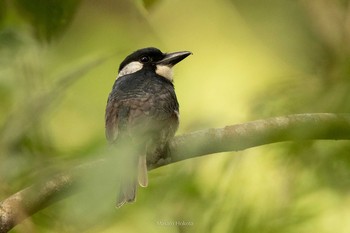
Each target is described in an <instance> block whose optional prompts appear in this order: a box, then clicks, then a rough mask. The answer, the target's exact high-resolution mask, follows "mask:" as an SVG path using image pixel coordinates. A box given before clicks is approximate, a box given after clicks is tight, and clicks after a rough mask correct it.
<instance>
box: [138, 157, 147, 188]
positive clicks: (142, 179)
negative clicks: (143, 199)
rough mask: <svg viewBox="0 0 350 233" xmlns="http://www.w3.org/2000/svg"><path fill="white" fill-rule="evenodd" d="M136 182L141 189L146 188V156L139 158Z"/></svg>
mask: <svg viewBox="0 0 350 233" xmlns="http://www.w3.org/2000/svg"><path fill="white" fill-rule="evenodd" d="M138 180H139V184H140V186H141V187H147V186H148V174H147V160H146V155H142V156H140V157H139V167H138Z"/></svg>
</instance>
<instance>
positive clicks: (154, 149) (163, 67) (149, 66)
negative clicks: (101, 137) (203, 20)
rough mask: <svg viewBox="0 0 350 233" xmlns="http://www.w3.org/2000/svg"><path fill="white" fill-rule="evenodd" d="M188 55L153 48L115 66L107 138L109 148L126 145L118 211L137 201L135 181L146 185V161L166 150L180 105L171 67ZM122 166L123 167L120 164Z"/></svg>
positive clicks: (172, 133) (177, 118)
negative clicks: (128, 150) (125, 205)
mask: <svg viewBox="0 0 350 233" xmlns="http://www.w3.org/2000/svg"><path fill="white" fill-rule="evenodd" d="M190 54H192V53H191V52H189V51H180V52H172V53H163V52H161V51H160V50H159V49H157V48H154V47H147V48H142V49H139V50H136V51H135V52H133V53H131V54H130V55H128V56H127V57H126V58H125V59H124V60H123V61H122V62H121V63H120V66H119V70H118V76H117V78H116V80H115V82H114V85H113V88H112V91H111V92H110V94H109V96H108V100H107V106H106V112H105V134H106V138H107V141H108V142H109V144H111V145H120V144H127V145H128V146H129V148H131V150H130V151H131V152H130V153H129V154H128V155H125V156H124V157H123V161H121V163H125V166H126V167H127V168H125V169H124V170H125V171H127V172H124V173H125V174H121V177H120V187H119V194H118V195H117V200H116V207H118V208H119V207H121V206H123V205H124V204H125V203H129V202H134V201H135V199H136V191H137V183H139V185H140V186H141V187H146V186H147V185H148V173H147V172H148V170H147V161H150V160H151V159H152V158H153V159H154V157H155V156H157V153H159V152H160V153H162V152H164V151H165V150H166V148H167V146H168V142H169V140H170V139H172V138H173V137H174V135H175V132H176V130H177V128H178V126H179V103H178V100H177V97H176V94H175V89H174V84H173V67H174V65H176V64H177V63H179V62H180V61H182V60H183V59H185V58H186V57H187V56H189V55H190ZM123 165H124V164H123Z"/></svg>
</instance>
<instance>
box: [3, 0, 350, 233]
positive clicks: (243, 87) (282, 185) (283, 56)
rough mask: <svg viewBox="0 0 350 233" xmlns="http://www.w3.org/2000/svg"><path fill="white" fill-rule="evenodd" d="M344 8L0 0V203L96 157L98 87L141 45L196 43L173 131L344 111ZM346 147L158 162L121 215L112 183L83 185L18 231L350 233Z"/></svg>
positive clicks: (217, 1)
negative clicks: (146, 184) (160, 166)
mask: <svg viewBox="0 0 350 233" xmlns="http://www.w3.org/2000/svg"><path fill="white" fill-rule="evenodd" d="M349 9H350V3H349V1H348V0H319V1H307V0H306V1H302V0H300V1H290V0H263V1H261V0H231V1H230V0H207V1H203V0H202V1H199V0H189V1H180V0H156V1H152V0H147V1H141V0H139V1H136V0H135V1H131V0H129V1H128V0H99V1H96V0H61V1H59V0H14V1H10V0H1V1H0V100H1V101H0V199H4V198H6V197H7V196H10V195H11V194H13V193H15V192H16V191H18V190H21V189H23V188H24V187H27V186H28V185H30V184H32V183H35V182H37V181H38V180H42V179H45V178H46V177H48V176H49V175H51V174H55V173H56V172H59V171H64V170H65V169H68V168H69V167H71V166H72V165H74V164H82V163H84V162H86V161H88V160H90V159H92V160H93V159H95V158H96V157H99V156H101V155H102V156H103V153H105V152H102V151H104V148H105V147H106V145H107V143H106V140H105V137H104V109H105V105H106V100H107V96H108V94H109V92H110V90H111V88H112V85H113V82H114V80H115V78H116V76H117V71H118V67H119V64H120V62H121V61H122V60H123V59H124V57H125V56H126V55H128V54H129V53H131V52H132V51H134V50H136V49H139V48H142V47H147V46H154V47H158V48H160V49H161V50H162V51H164V52H174V51H181V50H189V51H192V52H193V56H190V57H188V58H187V59H185V60H184V61H183V62H181V63H180V64H179V65H177V66H176V68H175V77H174V80H175V87H176V92H177V96H178V100H179V103H180V114H181V120H180V128H179V130H178V134H182V133H186V132H191V131H195V130H199V129H205V128H213V127H224V126H226V125H231V124H236V123H243V122H247V121H250V120H255V119H262V118H266V117H272V116H280V115H287V114H294V113H305V112H349V109H350V104H349V100H350V91H349V89H350V10H349ZM349 151H350V144H349V142H347V141H306V142H299V143H290V142H285V143H279V144H273V145H266V146H261V147H258V148H252V149H249V150H246V151H243V152H235V153H220V154H214V155H209V156H205V157H201V158H196V159H191V160H187V161H183V162H179V163H176V164H172V165H169V166H165V167H162V168H159V169H156V170H153V171H151V172H150V175H149V177H150V185H149V187H148V188H146V189H143V188H141V189H139V192H138V197H137V202H136V203H134V204H131V205H126V206H124V207H122V208H121V209H115V208H114V198H115V195H116V190H115V187H113V184H109V183H108V182H106V183H105V184H103V183H102V184H99V185H100V186H101V187H102V188H101V187H100V186H98V188H97V187H96V186H94V185H96V183H97V181H94V180H93V179H92V180H91V182H90V184H86V187H81V190H82V192H78V193H77V194H75V195H73V196H72V197H69V198H66V199H64V200H62V201H60V202H58V203H56V204H54V205H52V206H50V207H48V208H46V209H45V210H42V211H40V212H39V213H37V214H35V215H34V216H33V217H30V218H28V219H27V220H25V221H24V222H23V223H22V224H21V225H19V226H17V227H16V228H15V229H14V230H13V232H88V233H89V232H102V233H108V232H169V233H170V232H240V233H245V232H269V233H274V232H276V233H277V232H288V233H292V232H298V233H303V232H305V233H310V232H318V233H323V232H332V233H333V232H337V233H340V232H349V231H350V221H349V219H350V196H349V191H350V189H349V188H350V159H349V153H350V152H349ZM109 175H113V174H108V173H107V172H106V171H102V172H101V171H100V172H96V174H95V175H94V176H92V177H98V176H100V177H99V178H101V177H102V178H103V177H107V176H109ZM96 180H98V178H96ZM105 186H108V187H105ZM97 189H99V191H97ZM101 190H105V192H102V191H101ZM182 222H184V223H188V224H187V225H181V224H180V223H182Z"/></svg>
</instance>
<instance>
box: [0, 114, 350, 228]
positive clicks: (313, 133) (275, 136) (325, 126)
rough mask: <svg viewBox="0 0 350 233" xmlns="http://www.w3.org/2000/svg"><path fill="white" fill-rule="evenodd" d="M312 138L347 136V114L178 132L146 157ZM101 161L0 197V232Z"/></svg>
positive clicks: (166, 158) (174, 158)
mask: <svg viewBox="0 0 350 233" xmlns="http://www.w3.org/2000/svg"><path fill="white" fill-rule="evenodd" d="M317 139H331V140H337V139H344V140H349V139H350V114H331V113H314V114H297V115H289V116H282V117H275V118H269V119H265V120H258V121H252V122H248V123H244V124H237V125H232V126H226V127H224V128H216V129H205V130H200V131H196V132H192V133H188V134H184V135H180V136H177V137H175V138H174V139H173V140H172V141H171V142H170V145H169V151H168V153H167V154H166V155H163V157H162V158H158V159H156V160H155V161H151V164H149V168H150V169H155V168H157V167H160V166H164V165H167V164H171V163H174V162H178V161H182V160H185V159H190V158H194V157H198V156H202V155H206V154H212V153H218V152H225V151H239V150H244V149H247V148H251V147H255V146H260V145H265V144H270V143H275V142H282V141H300V140H317ZM105 164H106V160H103V159H100V160H96V161H94V162H90V163H88V164H84V165H80V166H78V167H76V168H73V169H71V170H70V171H68V172H66V173H64V174H60V175H57V176H55V177H53V178H51V179H50V180H48V181H44V182H41V183H38V184H35V185H32V186H30V187H28V188H25V189H23V190H21V191H19V192H17V193H15V194H13V195H12V196H10V197H9V198H7V199H5V200H3V201H2V202H0V233H5V232H8V231H9V230H11V229H12V228H13V227H14V226H15V225H16V224H18V223H20V222H21V221H22V220H24V219H25V218H27V217H28V216H31V215H33V214H34V213H36V212H37V211H39V210H41V209H43V208H45V207H47V206H49V205H50V204H51V203H54V202H56V201H58V200H61V199H63V198H65V197H67V196H69V195H70V194H72V193H74V192H75V190H72V189H73V188H72V187H73V186H74V184H76V183H77V182H78V180H79V179H81V178H82V175H81V174H82V171H88V170H89V169H91V168H96V167H98V166H104V165H105ZM67 191H69V192H67Z"/></svg>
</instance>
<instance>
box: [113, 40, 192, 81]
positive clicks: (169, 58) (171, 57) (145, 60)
mask: <svg viewBox="0 0 350 233" xmlns="http://www.w3.org/2000/svg"><path fill="white" fill-rule="evenodd" d="M190 54H192V53H191V52H188V51H181V52H174V53H162V52H161V51H160V50H159V49H157V48H153V47H149V48H143V49H139V50H137V51H135V52H133V53H132V54H130V55H129V56H127V57H126V58H125V59H124V61H123V62H122V63H121V64H120V66H119V73H118V78H119V77H121V76H124V75H127V74H132V73H135V72H137V71H139V70H141V69H151V70H152V71H154V72H155V73H157V74H158V75H160V76H162V77H164V78H166V79H168V80H170V81H172V80H173V72H172V68H173V66H174V65H175V64H177V63H178V62H180V61H181V60H183V59H185V58H186V57H187V56H188V55H190Z"/></svg>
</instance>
